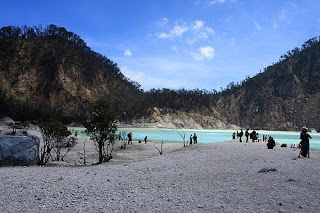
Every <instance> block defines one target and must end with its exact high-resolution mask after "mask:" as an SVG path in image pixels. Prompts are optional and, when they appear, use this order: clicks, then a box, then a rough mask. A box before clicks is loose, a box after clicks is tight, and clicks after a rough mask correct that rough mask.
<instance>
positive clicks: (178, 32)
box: [170, 25, 188, 37]
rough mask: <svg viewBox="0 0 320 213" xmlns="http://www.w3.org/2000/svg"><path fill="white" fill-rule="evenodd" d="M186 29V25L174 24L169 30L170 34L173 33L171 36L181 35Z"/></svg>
mask: <svg viewBox="0 0 320 213" xmlns="http://www.w3.org/2000/svg"><path fill="white" fill-rule="evenodd" d="M186 31H188V28H186V27H180V26H178V25H176V26H174V27H173V29H172V30H171V31H170V34H171V35H173V37H177V36H181V35H182V34H183V33H184V32H186Z"/></svg>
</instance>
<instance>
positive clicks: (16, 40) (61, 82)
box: [0, 25, 320, 130]
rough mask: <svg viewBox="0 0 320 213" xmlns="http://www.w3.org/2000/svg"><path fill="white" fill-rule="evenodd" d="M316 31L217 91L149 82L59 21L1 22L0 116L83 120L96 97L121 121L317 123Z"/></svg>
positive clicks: (319, 65)
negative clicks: (149, 85) (131, 75)
mask: <svg viewBox="0 0 320 213" xmlns="http://www.w3.org/2000/svg"><path fill="white" fill-rule="evenodd" d="M319 80H320V43H319V37H315V38H312V39H310V40H308V41H307V42H305V43H304V44H303V45H302V47H301V48H294V49H293V50H291V51H288V52H287V53H286V54H284V55H282V56H281V57H280V60H279V62H277V63H275V64H273V65H270V66H269V67H267V68H265V69H264V70H263V71H262V72H260V73H258V74H257V75H256V76H254V77H247V79H244V80H243V81H242V82H238V83H234V82H231V83H230V84H228V85H227V86H226V88H224V89H223V90H221V91H216V90H212V91H207V90H200V89H196V90H185V89H179V90H172V89H151V90H149V91H143V90H142V89H141V88H140V85H139V83H137V82H134V81H131V80H130V79H128V78H126V77H125V76H124V75H123V74H122V73H121V71H120V69H119V68H118V66H117V64H116V63H115V62H113V61H111V60H110V59H108V58H107V57H105V56H102V55H101V54H99V53H96V52H94V51H92V50H91V49H90V48H89V47H88V46H87V45H86V43H85V42H84V41H83V40H82V39H81V38H80V37H79V36H78V35H76V34H74V33H72V32H69V31H67V30H66V29H65V28H63V27H58V26H55V25H49V26H47V27H45V28H42V27H41V26H37V27H27V26H23V27H13V26H7V27H3V28H1V29H0V116H1V117H3V116H10V117H12V118H14V119H16V120H38V119H39V118H40V117H41V116H43V115H46V114H59V115H60V116H61V117H62V119H63V120H64V121H65V122H82V121H84V120H85V119H86V117H87V109H88V106H89V105H90V103H92V102H93V101H95V100H97V99H98V98H103V99H106V100H108V101H109V102H110V103H111V106H112V108H113V111H114V112H115V114H116V116H117V119H118V120H119V121H120V122H124V123H142V122H144V123H155V124H157V123H158V124H159V123H161V125H162V126H163V127H166V123H170V124H171V125H168V127H185V128H190V127H191V128H231V127H234V126H238V127H243V128H247V127H248V128H263V129H281V130H294V129H299V128H300V126H301V125H308V126H309V127H312V128H315V129H318V128H320V121H318V119H317V115H318V114H319V113H320V107H319V103H320V102H319V101H320V100H319V99H320V81H319Z"/></svg>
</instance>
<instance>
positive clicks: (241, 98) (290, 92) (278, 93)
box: [215, 37, 320, 130]
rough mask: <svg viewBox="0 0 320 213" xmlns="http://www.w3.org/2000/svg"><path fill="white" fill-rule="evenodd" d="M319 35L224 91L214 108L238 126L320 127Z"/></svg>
mask: <svg viewBox="0 0 320 213" xmlns="http://www.w3.org/2000/svg"><path fill="white" fill-rule="evenodd" d="M319 101H320V43H319V37H316V38H313V39H310V40H308V41H307V42H305V43H304V44H303V45H302V48H301V49H298V48H295V49H294V50H292V51H289V52H288V53H287V55H284V56H282V57H281V61H280V62H278V63H276V64H274V65H272V66H269V67H267V68H266V69H265V70H264V72H262V73H259V74H258V75H256V76H255V77H253V78H250V79H247V80H246V81H244V82H242V84H241V85H240V86H237V87H234V88H232V89H229V90H226V91H224V92H223V93H222V94H221V96H220V98H219V101H218V102H217V103H216V105H215V107H216V108H217V110H218V111H221V112H223V116H225V117H228V119H229V121H230V122H231V123H234V124H237V125H239V126H248V127H251V128H264V129H280V130H287V129H299V128H301V126H303V125H307V126H309V127H313V128H315V129H319V128H320V121H319V119H318V115H319V114H320V107H319V104H320V102H319Z"/></svg>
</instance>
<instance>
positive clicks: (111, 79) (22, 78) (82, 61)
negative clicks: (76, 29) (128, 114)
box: [0, 25, 141, 120]
mask: <svg viewBox="0 0 320 213" xmlns="http://www.w3.org/2000/svg"><path fill="white" fill-rule="evenodd" d="M0 54H1V55H0V85H1V86H0V89H1V94H2V96H3V97H4V96H6V99H5V100H6V101H4V100H2V101H3V103H1V105H2V107H6V108H7V110H5V112H6V114H7V115H9V116H12V117H16V118H17V119H23V118H25V119H37V117H39V115H42V114H46V113H52V112H56V113H60V114H61V115H62V116H63V117H65V118H68V117H69V118H70V119H71V120H73V119H81V117H83V116H85V110H84V109H86V108H87V106H88V103H90V102H91V101H94V100H96V99H97V98H99V97H104V98H107V99H109V100H110V101H111V102H113V105H114V106H115V107H117V109H119V110H124V111H125V110H127V109H128V108H129V109H130V110H131V109H132V107H131V104H134V102H133V101H132V100H131V99H132V97H134V96H136V95H140V94H141V91H140V90H139V89H138V86H137V85H136V84H135V83H134V82H131V81H130V80H128V79H127V78H125V77H124V76H123V75H122V73H121V72H120V69H119V68H118V67H117V64H115V63H113V62H112V61H111V60H109V59H107V58H106V57H103V56H101V55H100V54H98V53H95V52H93V51H91V50H90V48H88V47H87V46H86V44H85V43H84V41H83V40H82V39H81V38H80V37H79V36H77V35H75V34H73V33H71V32H68V31H66V30H65V29H64V28H61V27H57V26H55V25H50V26H48V27H47V28H45V29H43V30H42V29H41V28H37V27H34V28H29V27H24V28H16V27H4V28H2V29H1V30H0ZM120 97H121V98H123V99H126V100H128V102H127V103H126V104H123V102H122V101H120V99H121V98H120ZM4 102H6V105H7V106H3V105H5V103H4ZM24 111H26V112H29V113H26V112H24ZM30 113H31V114H30Z"/></svg>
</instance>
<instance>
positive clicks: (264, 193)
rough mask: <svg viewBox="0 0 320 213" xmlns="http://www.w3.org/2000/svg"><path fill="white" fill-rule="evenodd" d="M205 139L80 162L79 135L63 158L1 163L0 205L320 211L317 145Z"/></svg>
mask: <svg viewBox="0 0 320 213" xmlns="http://www.w3.org/2000/svg"><path fill="white" fill-rule="evenodd" d="M199 140H200V144H197V145H192V146H188V147H183V144H182V143H179V144H173V143H164V144H163V152H164V153H163V155H161V156H160V155H159V152H158V150H157V149H155V148H154V143H148V144H144V143H142V144H139V143H137V142H134V144H133V145H127V148H126V149H125V150H120V149H119V146H120V144H117V145H116V150H115V152H114V158H113V159H112V160H111V161H110V162H108V163H103V164H100V165H87V166H82V165H81V164H83V159H81V158H80V157H83V141H84V139H83V138H81V139H80V140H79V143H78V144H77V145H76V146H75V147H74V148H73V150H72V152H70V153H69V154H68V155H67V159H66V162H64V163H51V164H50V165H49V166H42V167H40V166H30V167H20V166H17V167H0V192H1V193H0V212H1V213H7V212H39V213H42V212H54V213H56V212H86V213H90V212H92V213H97V212H139V213H140V212H288V213H294V212H320V153H319V152H311V154H310V159H308V158H297V156H298V150H293V149H290V148H282V147H279V145H277V146H276V147H275V149H273V150H268V149H267V146H266V144H265V143H263V142H259V143H239V142H237V141H235V140H234V141H228V142H223V143H212V144H201V138H200V139H199ZM157 146H158V147H159V146H160V144H157ZM86 147H87V149H86V152H87V161H88V163H93V162H96V160H95V159H94V158H93V156H94V155H93V154H94V146H92V142H90V141H87V142H86ZM75 165H76V166H75ZM264 168H267V169H276V171H270V172H263V173H259V171H260V170H261V169H264Z"/></svg>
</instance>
